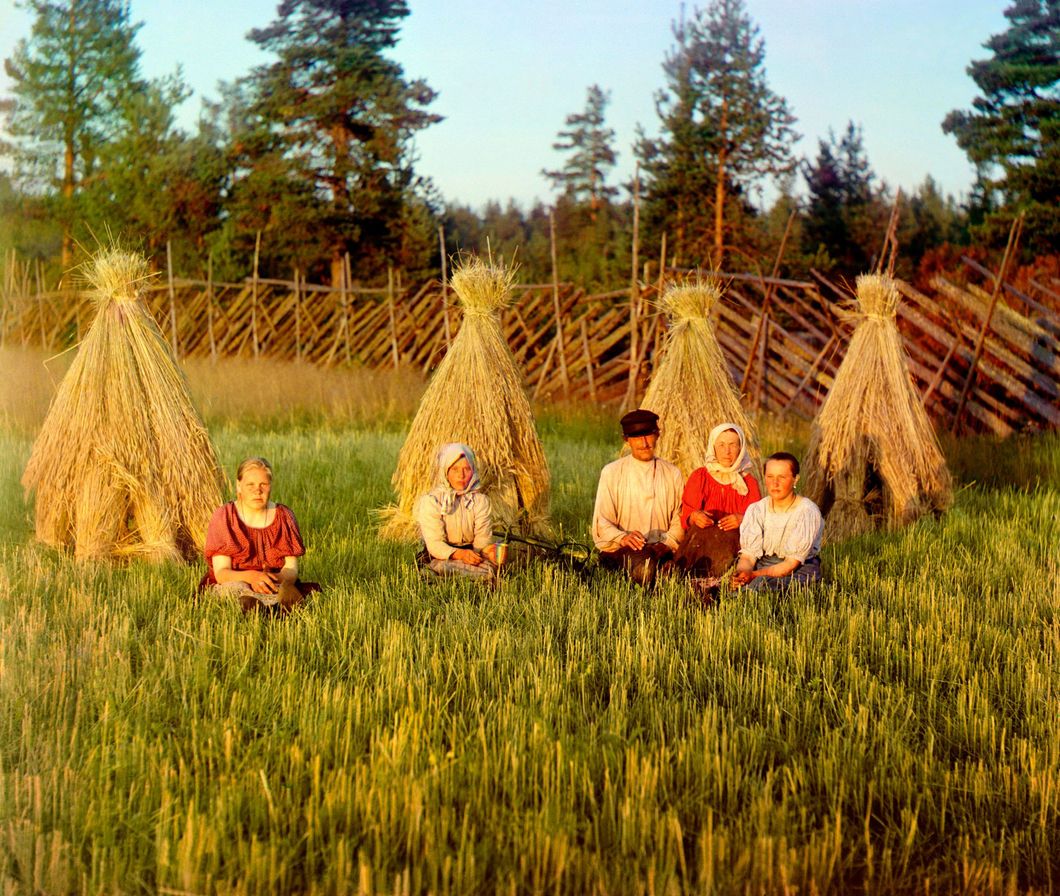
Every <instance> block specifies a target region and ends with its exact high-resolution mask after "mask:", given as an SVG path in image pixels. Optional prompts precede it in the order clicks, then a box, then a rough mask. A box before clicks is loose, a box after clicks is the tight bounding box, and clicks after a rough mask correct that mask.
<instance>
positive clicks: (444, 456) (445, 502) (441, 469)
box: [431, 442, 482, 513]
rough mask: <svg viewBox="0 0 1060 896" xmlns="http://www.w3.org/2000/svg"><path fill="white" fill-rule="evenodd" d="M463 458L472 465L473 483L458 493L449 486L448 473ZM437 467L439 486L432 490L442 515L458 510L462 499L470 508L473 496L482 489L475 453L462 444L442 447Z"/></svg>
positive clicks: (453, 443) (439, 451) (450, 443)
mask: <svg viewBox="0 0 1060 896" xmlns="http://www.w3.org/2000/svg"><path fill="white" fill-rule="evenodd" d="M462 457H463V458H466V459H467V462H468V463H469V464H471V481H470V482H468V484H467V488H463V489H461V490H460V491H457V490H456V489H455V488H453V487H452V486H451V485H450V484H449V478H448V477H447V476H446V473H448V472H449V468H450V467H451V466H452V465H453V464H455V463H456V462H457V461H458V460H460V458H462ZM437 467H438V473H437V479H438V485H437V486H436V487H435V488H433V489H431V494H432V495H433V496H434V497H435V498H437V499H438V503H439V504H440V505H441V508H442V513H452V512H453V511H454V510H456V505H457V504H458V503H459V501H460V499H461V498H463V499H464V504H465V506H467V507H470V506H471V497H472V495H473V494H474V493H475V492H477V491H478V490H479V489H480V488H481V487H482V482H481V481H480V480H479V478H478V464H477V463H476V461H475V452H474V451H472V450H471V449H470V448H468V447H467V445H464V444H462V443H460V442H449V444H447V445H442V447H441V448H439V449H438V461H437Z"/></svg>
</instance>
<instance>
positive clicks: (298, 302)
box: [294, 267, 302, 361]
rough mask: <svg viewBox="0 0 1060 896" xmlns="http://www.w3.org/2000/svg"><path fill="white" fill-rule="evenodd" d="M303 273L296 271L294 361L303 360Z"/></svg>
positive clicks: (296, 269)
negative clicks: (301, 278)
mask: <svg viewBox="0 0 1060 896" xmlns="http://www.w3.org/2000/svg"><path fill="white" fill-rule="evenodd" d="M300 276H301V273H300V272H299V270H298V268H297V267H295V269H294V359H295V360H296V361H301V360H302V284H301V282H300V281H299V277H300Z"/></svg>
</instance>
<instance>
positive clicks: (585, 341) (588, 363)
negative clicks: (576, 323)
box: [581, 317, 596, 404]
mask: <svg viewBox="0 0 1060 896" xmlns="http://www.w3.org/2000/svg"><path fill="white" fill-rule="evenodd" d="M581 324H582V327H581V329H582V352H583V353H584V355H585V375H586V376H587V377H588V378H589V397H590V398H591V399H592V400H593V403H594V404H595V402H596V377H594V376H593V353H592V352H591V351H590V350H589V330H588V328H587V327H586V326H585V318H584V317H583V318H582V321H581Z"/></svg>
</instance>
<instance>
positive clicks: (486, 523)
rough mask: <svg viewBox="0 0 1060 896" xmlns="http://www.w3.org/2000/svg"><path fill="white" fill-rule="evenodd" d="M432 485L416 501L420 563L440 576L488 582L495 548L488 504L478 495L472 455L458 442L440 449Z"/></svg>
mask: <svg viewBox="0 0 1060 896" xmlns="http://www.w3.org/2000/svg"><path fill="white" fill-rule="evenodd" d="M437 482H438V484H437V485H436V486H435V487H434V488H432V489H431V490H430V491H429V492H428V493H427V494H425V495H423V497H421V498H420V499H419V500H418V501H417V502H416V509H415V516H416V522H417V523H418V524H419V527H420V533H421V534H422V535H423V544H424V550H423V551H422V552H421V554H420V561H421V564H422V565H423V566H426V567H427V568H428V569H430V570H431V571H432V572H435V573H438V574H439V575H463V576H469V577H472V578H484V579H489V578H492V577H493V570H494V564H495V561H496V550H497V548H496V545H494V544H492V543H491V542H490V538H491V535H492V529H491V519H490V499H489V498H488V497H486V495H485V493H484V492H483V491H482V490H481V487H482V483H481V482H480V481H479V475H478V467H477V466H476V464H475V453H474V452H473V451H472V450H471V449H470V448H469V447H468V446H467V445H463V444H461V443H460V442H450V443H449V444H447V445H442V447H441V448H440V449H438V458H437Z"/></svg>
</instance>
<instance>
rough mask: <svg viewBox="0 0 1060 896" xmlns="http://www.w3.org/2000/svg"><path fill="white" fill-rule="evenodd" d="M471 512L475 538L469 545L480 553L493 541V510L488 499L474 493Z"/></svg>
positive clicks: (478, 493) (480, 493) (479, 493)
mask: <svg viewBox="0 0 1060 896" xmlns="http://www.w3.org/2000/svg"><path fill="white" fill-rule="evenodd" d="M471 510H472V512H473V513H474V514H475V537H474V539H473V540H472V542H471V544H472V546H473V547H474V548H475V550H476V551H481V550H482V549H483V548H484V547H486V545H488V544H489V543H490V542H491V541H492V540H493V508H492V506H491V505H490V499H489V498H487V497H486V496H485V495H484V494H482V492H476V494H475V499H474V501H473V503H472V505H471Z"/></svg>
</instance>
